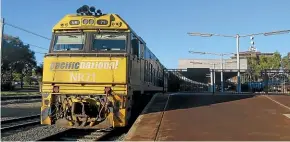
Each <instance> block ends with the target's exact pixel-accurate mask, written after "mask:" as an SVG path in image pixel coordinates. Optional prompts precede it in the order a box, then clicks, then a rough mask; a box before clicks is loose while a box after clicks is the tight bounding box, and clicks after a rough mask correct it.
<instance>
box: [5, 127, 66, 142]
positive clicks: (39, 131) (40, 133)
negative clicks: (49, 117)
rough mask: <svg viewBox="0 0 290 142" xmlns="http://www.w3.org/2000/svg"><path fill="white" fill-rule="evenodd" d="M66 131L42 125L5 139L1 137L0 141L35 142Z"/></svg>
mask: <svg viewBox="0 0 290 142" xmlns="http://www.w3.org/2000/svg"><path fill="white" fill-rule="evenodd" d="M65 130H67V129H66V128H58V127H55V126H47V125H42V126H39V127H34V128H31V129H29V130H27V131H21V132H18V133H15V134H12V135H9V136H6V137H2V138H1V140H2V141H36V140H39V139H42V138H45V137H48V136H50V135H53V134H56V133H59V132H62V131H65Z"/></svg>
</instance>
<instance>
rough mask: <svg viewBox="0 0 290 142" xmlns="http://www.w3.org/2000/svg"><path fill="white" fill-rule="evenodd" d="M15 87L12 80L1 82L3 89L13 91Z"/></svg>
mask: <svg viewBox="0 0 290 142" xmlns="http://www.w3.org/2000/svg"><path fill="white" fill-rule="evenodd" d="M14 89H15V86H14V85H12V82H5V83H1V91H12V90H14Z"/></svg>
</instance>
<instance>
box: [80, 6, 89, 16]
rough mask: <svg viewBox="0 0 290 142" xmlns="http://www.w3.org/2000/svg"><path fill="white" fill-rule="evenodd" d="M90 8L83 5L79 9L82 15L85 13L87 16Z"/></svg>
mask: <svg viewBox="0 0 290 142" xmlns="http://www.w3.org/2000/svg"><path fill="white" fill-rule="evenodd" d="M89 10H90V7H89V6H87V5H83V6H82V7H81V12H83V13H85V14H89V13H90V11H89Z"/></svg>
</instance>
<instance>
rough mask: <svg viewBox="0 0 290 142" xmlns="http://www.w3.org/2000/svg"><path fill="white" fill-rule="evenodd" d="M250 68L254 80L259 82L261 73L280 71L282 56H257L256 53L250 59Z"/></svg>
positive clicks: (276, 53)
mask: <svg viewBox="0 0 290 142" xmlns="http://www.w3.org/2000/svg"><path fill="white" fill-rule="evenodd" d="M247 59H248V66H249V69H250V70H251V75H252V78H253V79H254V80H255V81H257V80H258V79H259V78H260V73H261V71H263V70H265V69H279V68H280V66H281V54H280V53H279V52H277V51H276V52H275V53H274V55H273V56H264V55H261V56H257V55H256V54H255V53H254V52H253V53H252V55H251V57H248V58H247Z"/></svg>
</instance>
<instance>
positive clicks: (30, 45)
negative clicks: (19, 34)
mask: <svg viewBox="0 0 290 142" xmlns="http://www.w3.org/2000/svg"><path fill="white" fill-rule="evenodd" d="M23 44H28V45H29V46H33V47H36V48H40V49H44V50H48V49H47V48H44V47H40V46H37V45H33V44H29V43H23Z"/></svg>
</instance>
